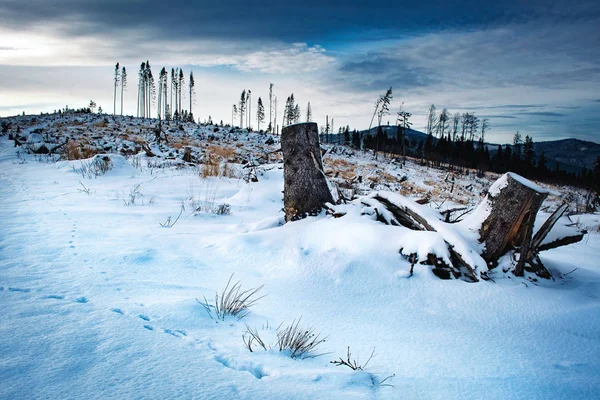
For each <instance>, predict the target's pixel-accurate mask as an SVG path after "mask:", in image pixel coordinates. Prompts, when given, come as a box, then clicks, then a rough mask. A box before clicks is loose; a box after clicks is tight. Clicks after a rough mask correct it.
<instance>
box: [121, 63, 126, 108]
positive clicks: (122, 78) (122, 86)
mask: <svg viewBox="0 0 600 400" xmlns="http://www.w3.org/2000/svg"><path fill="white" fill-rule="evenodd" d="M126 87H127V70H126V69H125V67H123V69H122V70H121V115H123V91H124V90H125V88H126Z"/></svg>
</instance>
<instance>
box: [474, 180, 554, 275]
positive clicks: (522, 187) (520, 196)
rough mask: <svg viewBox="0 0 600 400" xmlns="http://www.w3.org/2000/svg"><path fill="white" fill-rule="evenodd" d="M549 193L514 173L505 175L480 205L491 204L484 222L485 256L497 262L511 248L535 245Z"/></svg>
mask: <svg viewBox="0 0 600 400" xmlns="http://www.w3.org/2000/svg"><path fill="white" fill-rule="evenodd" d="M546 196H548V192H547V191H546V190H544V189H542V188H540V187H538V186H537V185H535V184H534V183H532V182H529V181H528V180H526V179H525V178H522V177H520V176H519V175H516V174H513V173H510V172H509V173H507V174H505V175H503V176H502V177H501V178H500V179H499V180H498V181H497V182H496V183H495V184H494V185H493V186H492V188H491V189H490V193H488V195H487V196H486V198H485V199H484V202H483V204H482V205H481V206H480V207H482V206H483V207H489V214H488V215H487V217H486V218H485V220H484V221H483V223H482V224H481V229H480V230H479V241H480V242H481V243H484V244H485V250H484V251H483V253H482V254H481V256H482V257H483V258H484V259H485V260H486V261H487V262H488V263H493V264H495V263H496V262H497V260H498V258H500V257H501V256H503V255H504V254H505V253H506V252H507V251H508V250H511V249H515V248H521V247H525V249H521V250H525V252H526V253H527V252H528V251H529V246H530V245H531V239H532V233H533V223H534V221H535V217H536V215H537V212H538V210H539V208H540V206H541V205H542V202H543V201H544V199H545V198H546Z"/></svg>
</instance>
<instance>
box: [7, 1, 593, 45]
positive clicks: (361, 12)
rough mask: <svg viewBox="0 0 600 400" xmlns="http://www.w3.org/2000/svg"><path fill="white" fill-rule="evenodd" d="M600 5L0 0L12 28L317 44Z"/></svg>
mask: <svg viewBox="0 0 600 400" xmlns="http://www.w3.org/2000/svg"><path fill="white" fill-rule="evenodd" d="M590 9H591V10H590ZM597 9H598V7H595V8H594V6H593V3H592V5H591V6H587V7H585V8H583V7H573V6H572V5H570V6H569V8H568V11H569V12H568V13H566V12H565V10H566V8H565V7H564V5H563V2H561V1H546V2H543V1H538V0H529V1H518V0H505V1H502V2H494V3H488V4H482V3H481V2H480V1H477V0H462V1H458V0H450V1H443V0H423V1H420V2H414V1H410V2H409V1H396V2H389V3H380V4H377V5H374V4H373V3H372V2H371V1H367V0H354V1H351V0H346V1H342V0H328V1H322V0H304V1H302V2H281V1H262V2H251V1H245V0H221V1H212V2H189V1H182V0H175V1H170V2H165V1H162V0H148V1H121V0H106V1H88V0H55V1H48V0H27V1H23V0H0V24H2V25H3V26H10V27H15V28H22V27H23V26H37V27H40V26H48V25H49V24H57V25H59V27H60V29H61V30H62V31H63V32H64V33H66V34H70V35H95V34H105V35H108V34H111V33H112V34H116V35H120V34H126V32H128V31H129V30H131V29H136V30H143V31H144V32H145V33H146V34H147V35H149V36H150V37H148V39H150V38H157V37H170V38H171V39H173V40H178V39H179V40H182V39H183V40H185V39H194V38H200V37H204V38H214V37H219V38H240V39H253V38H259V39H273V40H284V41H309V42H312V41H315V40H323V39H331V40H334V39H335V38H336V37H338V36H339V35H341V34H343V35H352V34H358V35H359V36H364V35H366V34H369V33H370V34H372V35H373V36H377V32H381V31H386V37H388V38H389V36H390V34H392V35H393V32H397V33H398V34H400V33H402V32H415V31H420V32H423V31H430V30H432V29H436V30H439V29H447V28H469V27H481V26H487V25H490V24H498V23H508V22H514V21H518V20H527V19H529V18H531V16H532V15H544V16H545V18H558V16H559V15H560V16H561V17H562V18H564V17H565V15H567V16H568V15H569V14H573V13H577V14H578V13H582V12H585V13H586V14H585V15H588V16H589V15H591V14H593V13H594V12H597V11H598V10H597ZM574 10H579V11H574Z"/></svg>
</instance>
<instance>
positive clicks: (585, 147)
mask: <svg viewBox="0 0 600 400" xmlns="http://www.w3.org/2000/svg"><path fill="white" fill-rule="evenodd" d="M381 128H382V129H383V131H384V133H385V134H386V135H388V137H395V136H396V131H397V127H396V126H395V125H382V126H381ZM367 132H368V133H369V134H370V135H375V133H377V127H373V128H371V130H370V131H368V130H367V129H365V130H363V131H361V134H362V135H365V134H367ZM407 136H408V138H409V139H410V140H423V141H424V140H426V139H427V134H426V133H424V132H421V131H417V130H415V129H409V130H408V131H407ZM436 140H437V139H436V138H435V137H434V141H436ZM486 144H487V145H488V146H489V149H490V152H491V153H492V154H493V153H495V151H496V148H497V147H498V144H494V143H486ZM503 146H504V145H503ZM511 146H512V145H511ZM534 150H535V154H536V157H539V156H540V155H541V154H542V152H544V155H545V156H546V159H547V160H548V162H549V166H550V167H554V165H556V163H559V164H560V166H561V168H562V169H565V170H567V171H569V172H579V171H580V170H581V168H582V167H586V168H593V167H594V165H595V162H596V160H597V159H598V157H600V144H598V143H594V142H588V141H585V140H580V139H575V138H569V139H560V140H550V141H544V142H534Z"/></svg>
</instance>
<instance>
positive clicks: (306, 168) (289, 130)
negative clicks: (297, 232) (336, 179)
mask: <svg viewBox="0 0 600 400" xmlns="http://www.w3.org/2000/svg"><path fill="white" fill-rule="evenodd" d="M281 151H282V152H283V178H284V188H283V205H284V210H285V220H286V221H292V220H296V219H300V218H303V217H304V216H306V215H314V214H317V213H318V212H319V211H320V210H321V209H322V208H323V207H324V206H325V204H326V203H333V197H332V195H331V192H330V191H329V186H328V185H327V180H326V177H325V173H324V171H323V161H322V159H321V146H320V145H319V131H318V128H317V124H316V123H314V122H307V123H303V124H295V125H290V126H286V127H284V128H283V130H282V131H281Z"/></svg>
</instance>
